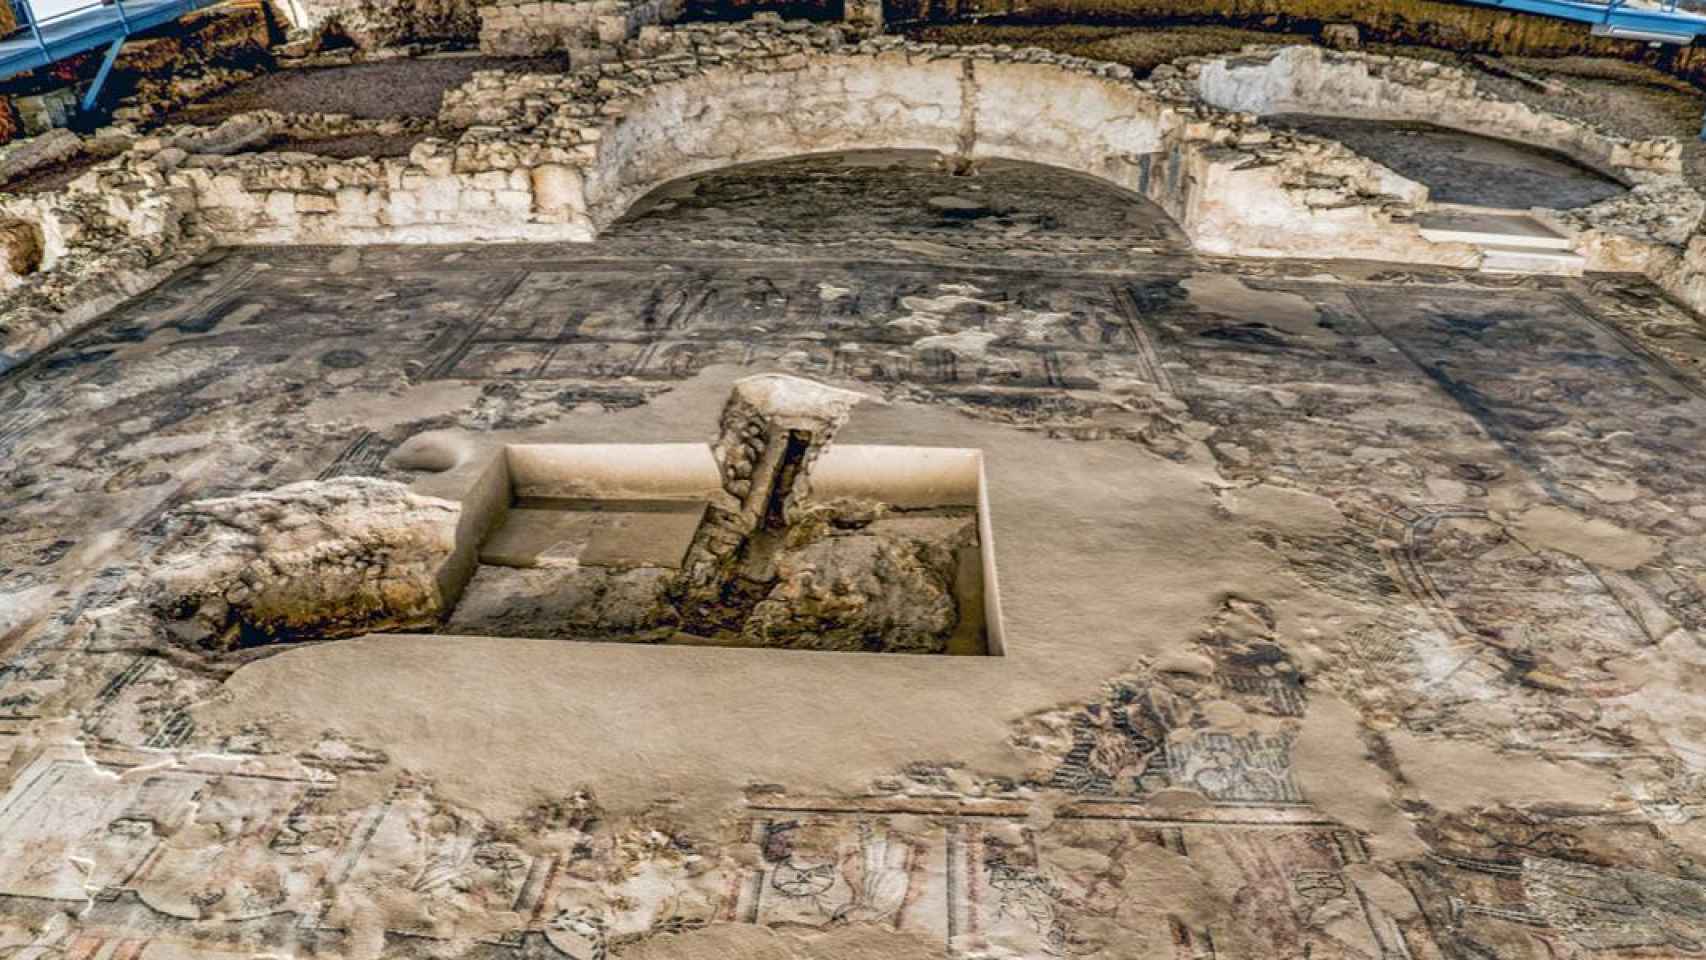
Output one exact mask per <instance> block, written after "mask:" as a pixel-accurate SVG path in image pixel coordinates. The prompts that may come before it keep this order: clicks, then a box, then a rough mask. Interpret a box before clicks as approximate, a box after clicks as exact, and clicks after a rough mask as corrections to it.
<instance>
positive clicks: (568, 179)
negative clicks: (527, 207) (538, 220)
mask: <svg viewBox="0 0 1706 960" xmlns="http://www.w3.org/2000/svg"><path fill="white" fill-rule="evenodd" d="M531 180H532V188H533V208H534V209H535V210H537V211H540V212H547V211H550V212H557V211H574V212H578V213H580V212H585V210H586V182H585V180H584V179H583V178H582V176H581V173H580V171H579V170H576V169H574V168H572V167H566V166H563V165H562V164H555V163H552V164H545V165H542V166H539V167H535V168H534V169H533V174H532V178H531Z"/></svg>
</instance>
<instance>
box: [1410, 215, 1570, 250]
mask: <svg viewBox="0 0 1706 960" xmlns="http://www.w3.org/2000/svg"><path fill="white" fill-rule="evenodd" d="M1416 225H1417V226H1418V227H1420V228H1421V231H1422V236H1424V237H1426V238H1428V239H1429V240H1432V241H1433V242H1435V243H1470V244H1474V245H1475V246H1500V247H1513V248H1517V247H1520V248H1523V249H1528V250H1569V249H1570V247H1571V245H1572V243H1571V240H1570V238H1569V237H1566V236H1564V235H1563V234H1561V233H1558V232H1556V231H1554V230H1552V229H1551V228H1549V227H1547V226H1546V225H1545V224H1543V223H1541V222H1540V221H1538V220H1536V219H1534V218H1533V217H1529V216H1524V215H1521V214H1507V213H1481V212H1467V211H1458V210H1435V211H1431V212H1429V213H1425V214H1423V215H1422V216H1420V217H1417V218H1416Z"/></svg>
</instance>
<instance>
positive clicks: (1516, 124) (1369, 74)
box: [1187, 46, 1682, 181]
mask: <svg viewBox="0 0 1706 960" xmlns="http://www.w3.org/2000/svg"><path fill="white" fill-rule="evenodd" d="M1187 70H1188V72H1189V73H1191V74H1192V75H1193V76H1194V78H1195V80H1196V89H1197V92H1198V94H1200V95H1201V97H1202V98H1203V100H1204V102H1206V103H1209V104H1212V105H1214V106H1217V107H1220V108H1222V109H1225V110H1239V111H1245V112H1249V113H1255V114H1258V115H1261V116H1269V115H1272V114H1279V113H1308V114H1315V115H1319V116H1341V117H1362V118H1367V119H1376V120H1402V121H1412V122H1425V123H1431V124H1434V125H1437V126H1443V127H1451V128H1453V129H1457V130H1463V131H1465V132H1468V133H1474V134H1479V135H1481V136H1487V137H1497V138H1500V139H1505V140H1516V141H1520V142H1522V143H1526V144H1529V145H1532V146H1537V147H1542V148H1545V149H1549V150H1555V151H1557V152H1559V153H1562V154H1564V155H1566V156H1568V157H1571V158H1572V159H1574V160H1576V161H1577V162H1579V163H1581V164H1583V165H1584V166H1587V167H1589V168H1592V169H1595V170H1598V171H1600V172H1601V173H1604V174H1607V175H1609V176H1612V177H1616V178H1618V179H1622V180H1625V181H1627V180H1628V179H1629V171H1631V170H1647V171H1652V172H1655V173H1678V172H1680V171H1681V169H1682V146H1681V144H1679V143H1677V142H1676V141H1675V140H1674V139H1671V138H1661V139H1654V140H1629V139H1626V138H1623V137H1618V136H1615V135H1613V134H1609V133H1606V132H1604V131H1600V130H1596V129H1594V128H1593V127H1592V126H1590V125H1588V124H1587V123H1586V122H1584V121H1581V120H1576V119H1573V118H1566V117H1562V116H1558V115H1556V114H1550V113H1545V112H1542V111H1540V110H1536V109H1534V108H1533V107H1530V106H1528V105H1527V104H1525V103H1520V102H1517V101H1514V100H1500V99H1498V98H1496V97H1492V96H1489V95H1487V94H1484V93H1482V92H1481V91H1480V90H1478V89H1477V88H1476V84H1475V79H1474V78H1473V77H1472V76H1470V75H1469V74H1468V73H1466V72H1464V71H1462V70H1459V69H1456V68H1454V67H1448V66H1443V65H1441V64H1437V63H1432V62H1429V61H1425V60H1411V59H1406V58H1403V57H1387V56H1376V55H1371V54H1365V53H1356V52H1335V51H1329V50H1323V49H1321V48H1319V47H1300V46H1289V47H1276V48H1269V49H1253V50H1247V51H1245V52H1244V53H1242V54H1241V55H1239V56H1236V57H1221V58H1211V59H1207V60H1205V61H1202V62H1192V63H1190V64H1189V66H1188V67H1187Z"/></svg>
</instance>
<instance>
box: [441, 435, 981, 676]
mask: <svg viewBox="0 0 1706 960" xmlns="http://www.w3.org/2000/svg"><path fill="white" fill-rule="evenodd" d="M797 445H798V444H797V443H796V446H797ZM458 472H459V473H463V474H464V476H466V477H470V478H474V479H472V482H471V483H470V489H469V490H468V492H467V494H466V496H465V497H464V499H463V513H464V519H463V529H464V531H465V536H467V537H470V538H471V539H473V540H477V542H478V546H477V548H475V549H473V550H471V551H470V552H471V553H472V556H471V557H470V558H469V561H468V562H467V563H465V564H464V569H465V571H466V574H465V575H466V578H467V579H466V581H465V583H466V586H465V587H463V588H462V589H461V591H460V596H459V598H458V599H457V601H456V603H455V605H454V607H453V608H452V609H451V610H450V612H449V614H448V615H447V616H446V618H445V621H444V624H443V627H442V632H445V633H450V634H457V635H470V636H511V637H528V638H541V639H569V640H585V641H602V642H639V643H675V644H691V645H701V646H738V647H768V648H782V649H806V650H823V651H844V652H855V651H859V652H879V653H933V654H949V655H965V656H980V655H1000V654H1001V653H1002V647H1001V631H1000V623H1001V618H1000V602H999V597H998V595H997V592H996V589H995V574H994V550H993V537H992V533H991V529H990V524H989V518H988V510H987V507H986V503H987V498H986V495H985V492H984V480H983V457H982V454H981V452H980V451H978V450H973V449H960V448H940V447H903V446H874V445H872V446H860V445H848V446H835V447H832V448H830V449H828V450H825V451H823V452H822V454H821V456H819V457H818V458H817V459H816V460H815V461H814V462H813V463H812V465H811V468H810V490H811V493H810V497H809V498H808V499H804V500H801V501H800V502H798V503H795V504H792V505H791V506H790V508H789V519H788V520H787V521H786V522H785V523H782V524H780V525H777V526H775V527H774V529H772V530H771V531H770V534H769V535H764V534H762V533H761V534H760V535H759V536H756V537H755V538H754V540H753V544H752V545H751V546H750V547H749V548H747V549H745V550H743V551H740V554H739V557H738V562H737V558H735V557H732V556H731V563H735V567H733V568H731V569H736V570H738V573H737V574H735V575H733V576H728V577H725V578H723V579H720V580H717V581H715V586H714V588H713V589H712V590H711V591H710V592H709V594H703V592H702V591H701V592H696V591H695V589H694V587H693V584H692V583H690V582H689V581H690V580H691V579H692V570H691V569H690V568H692V567H693V566H694V563H695V557H696V556H702V550H701V552H700V553H697V554H696V550H700V549H701V548H702V547H703V540H704V537H705V536H706V535H707V530H708V528H709V527H713V526H714V523H713V522H712V521H711V517H712V516H713V515H714V514H715V513H716V512H717V511H719V510H724V511H726V510H727V508H728V507H729V505H730V504H729V500H728V496H727V492H726V491H725V490H724V489H723V482H722V476H721V473H720V471H719V469H718V463H717V459H716V456H715V453H714V451H713V448H712V447H711V446H709V445H706V444H511V445H508V446H505V447H502V448H501V449H500V450H498V451H496V453H495V455H493V456H491V457H489V458H488V459H487V461H486V462H485V463H484V465H483V466H480V467H478V469H474V470H469V471H458ZM702 566H703V565H702V564H701V567H702ZM754 571H760V572H754ZM707 596H708V599H707Z"/></svg>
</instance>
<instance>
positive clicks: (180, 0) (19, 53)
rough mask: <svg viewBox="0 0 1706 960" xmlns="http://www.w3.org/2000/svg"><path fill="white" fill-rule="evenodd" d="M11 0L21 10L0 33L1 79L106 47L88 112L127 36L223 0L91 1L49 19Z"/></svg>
mask: <svg viewBox="0 0 1706 960" xmlns="http://www.w3.org/2000/svg"><path fill="white" fill-rule="evenodd" d="M10 2H11V4H12V7H13V9H14V10H16V11H18V15H19V23H18V26H17V29H15V30H13V31H11V32H10V33H8V34H6V35H4V36H0V80H3V79H5V78H7V77H12V76H16V75H17V74H20V73H23V72H25V71H28V70H36V69H40V68H42V67H46V66H51V65H52V64H53V63H55V62H57V61H59V60H63V59H65V58H66V57H71V56H75V55H77V54H79V53H84V52H87V51H90V50H97V49H100V48H101V47H106V48H107V52H106V57H105V59H104V60H102V62H101V68H100V70H99V71H98V72H97V73H96V74H95V80H94V83H92V84H91V85H90V86H89V90H88V93H87V94H85V95H84V97H83V109H84V110H89V109H92V108H93V107H94V105H95V102H96V100H97V99H98V98H99V96H100V92H101V88H102V87H103V86H104V85H105V84H106V81H107V77H108V76H109V75H110V74H111V72H112V68H113V63H114V62H115V61H117V59H118V52H119V48H120V47H122V46H123V45H124V41H125V40H126V39H128V38H129V37H130V36H131V35H132V34H136V33H141V32H142V31H144V30H148V29H151V28H153V27H157V26H159V25H161V24H164V23H169V22H171V21H173V20H176V19H177V18H179V17H181V16H183V15H184V14H186V13H189V12H190V11H192V10H198V9H200V8H202V7H207V6H211V5H213V4H214V3H217V2H219V0H128V2H127V0H91V2H89V3H85V4H82V5H80V6H76V7H72V8H70V9H68V10H60V11H57V12H55V13H53V14H52V15H50V16H46V17H38V16H36V13H35V9H34V7H33V6H32V4H31V0H10Z"/></svg>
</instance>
